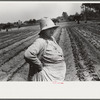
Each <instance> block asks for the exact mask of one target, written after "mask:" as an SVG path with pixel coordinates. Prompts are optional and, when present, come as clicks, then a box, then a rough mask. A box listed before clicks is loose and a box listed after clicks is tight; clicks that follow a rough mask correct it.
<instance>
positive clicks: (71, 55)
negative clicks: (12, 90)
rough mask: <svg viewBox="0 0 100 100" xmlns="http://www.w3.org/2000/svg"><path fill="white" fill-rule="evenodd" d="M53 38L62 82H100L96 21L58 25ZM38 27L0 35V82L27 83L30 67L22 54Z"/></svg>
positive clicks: (23, 28) (99, 33)
mask: <svg viewBox="0 0 100 100" xmlns="http://www.w3.org/2000/svg"><path fill="white" fill-rule="evenodd" d="M59 25H60V27H59V28H58V29H57V30H56V32H55V34H54V37H55V38H56V41H57V42H58V44H59V45H60V46H61V48H62V49H63V52H64V57H65V61H66V67H67V72H66V77H65V81H99V80H100V25H99V24H98V23H96V22H88V23H83V22H81V23H80V24H77V23H76V22H67V23H66V22H63V23H59ZM38 32H39V26H28V27H22V28H20V29H15V30H10V31H9V32H0V81H27V76H28V70H29V65H28V64H27V63H26V62H25V60H24V52H25V50H26V49H27V47H29V46H30V45H31V44H32V43H33V42H34V41H35V39H36V38H38Z"/></svg>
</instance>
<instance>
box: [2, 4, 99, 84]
mask: <svg viewBox="0 0 100 100" xmlns="http://www.w3.org/2000/svg"><path fill="white" fill-rule="evenodd" d="M99 80H100V3H67V2H66V3H63V2H61V3H57V2H54V3H53V2H51V3H47V2H46V3H45V2H44V3H43V2H38V3H35V2H0V81H53V82H58V81H60V82H63V81H99Z"/></svg>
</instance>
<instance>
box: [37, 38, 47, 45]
mask: <svg viewBox="0 0 100 100" xmlns="http://www.w3.org/2000/svg"><path fill="white" fill-rule="evenodd" d="M35 42H37V43H39V44H41V45H42V44H45V43H46V40H45V39H43V38H37V39H36V40H35Z"/></svg>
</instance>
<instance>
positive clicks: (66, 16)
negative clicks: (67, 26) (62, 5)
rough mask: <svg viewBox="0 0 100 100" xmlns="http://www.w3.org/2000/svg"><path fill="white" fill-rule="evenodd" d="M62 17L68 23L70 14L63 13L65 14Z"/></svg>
mask: <svg viewBox="0 0 100 100" xmlns="http://www.w3.org/2000/svg"><path fill="white" fill-rule="evenodd" d="M62 16H63V17H64V19H65V20H66V21H68V14H67V13H66V12H63V13H62Z"/></svg>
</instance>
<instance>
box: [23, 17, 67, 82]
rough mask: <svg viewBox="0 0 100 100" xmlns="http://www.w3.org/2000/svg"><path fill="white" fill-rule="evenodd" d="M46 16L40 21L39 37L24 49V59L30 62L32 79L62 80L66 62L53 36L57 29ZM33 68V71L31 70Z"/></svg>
mask: <svg viewBox="0 0 100 100" xmlns="http://www.w3.org/2000/svg"><path fill="white" fill-rule="evenodd" d="M57 27H58V26H56V25H55V24H54V23H53V21H52V20H51V19H49V18H47V17H45V18H42V19H41V21H40V28H41V31H40V33H39V38H38V39H36V40H35V42H34V43H33V44H32V45H31V46H30V47H28V49H27V50H26V51H25V59H26V61H27V62H28V63H29V64H30V71H31V73H32V74H34V75H33V76H32V75H29V76H31V77H30V78H31V80H32V81H64V79H65V73H66V63H65V61H64V56H63V52H62V49H61V47H60V46H59V45H58V44H57V42H56V40H55V38H54V37H53V33H54V30H56V29H57ZM32 70H33V71H32Z"/></svg>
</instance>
